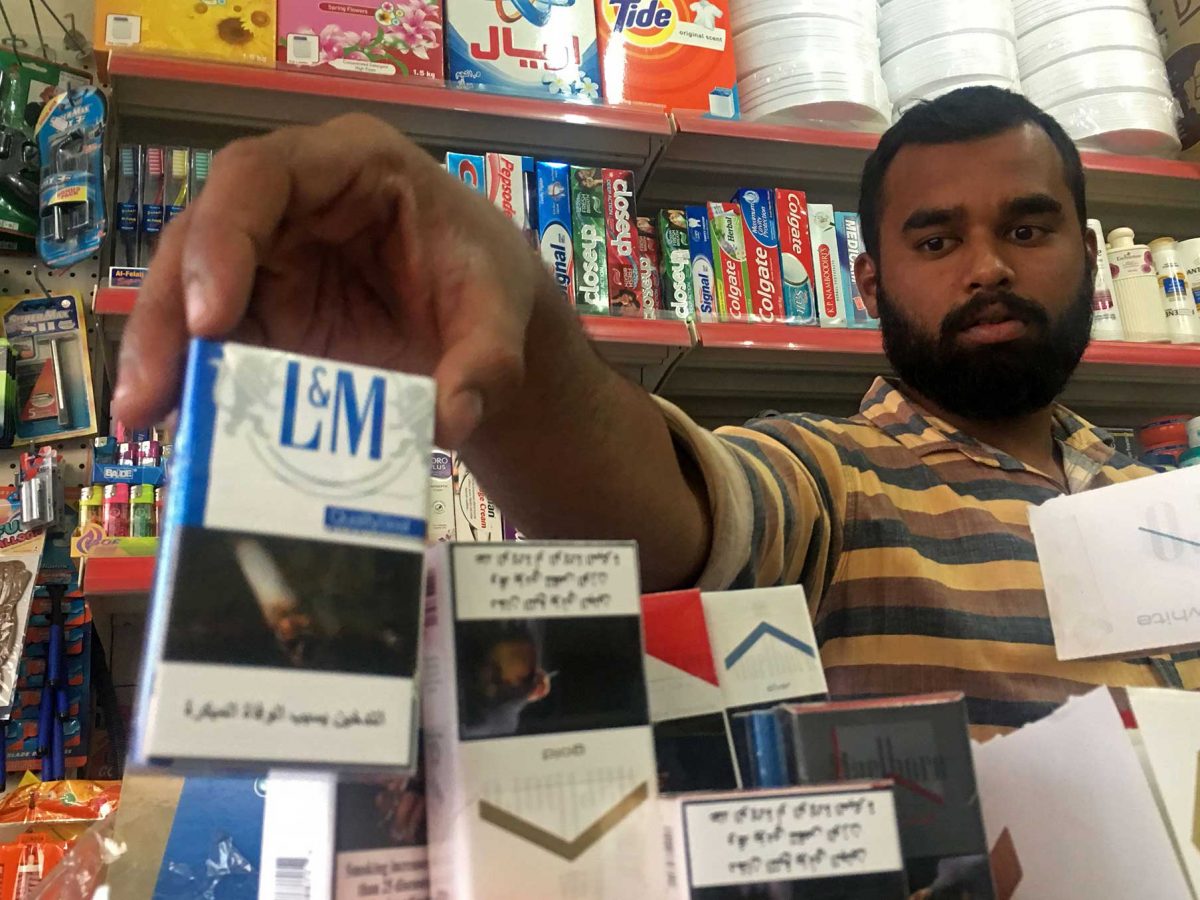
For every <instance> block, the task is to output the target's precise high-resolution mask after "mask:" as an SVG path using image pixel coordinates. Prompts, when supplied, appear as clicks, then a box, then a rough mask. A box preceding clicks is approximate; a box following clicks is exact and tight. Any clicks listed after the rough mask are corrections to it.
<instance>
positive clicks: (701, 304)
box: [684, 206, 721, 322]
mask: <svg viewBox="0 0 1200 900" xmlns="http://www.w3.org/2000/svg"><path fill="white" fill-rule="evenodd" d="M684 216H685V217H686V219H687V230H688V252H689V253H690V254H691V257H692V297H693V298H694V300H695V304H696V315H697V317H698V318H699V319H700V321H701V322H715V321H716V320H717V309H718V308H719V307H720V302H721V301H720V292H721V280H720V279H719V278H718V277H717V271H716V267H715V266H714V265H713V251H712V238H711V237H710V235H709V231H708V207H706V206H688V207H685V208H684Z"/></svg>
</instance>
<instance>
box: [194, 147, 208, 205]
mask: <svg viewBox="0 0 1200 900" xmlns="http://www.w3.org/2000/svg"><path fill="white" fill-rule="evenodd" d="M210 165H212V151H211V150H193V151H192V196H193V197H195V196H196V195H198V194H199V193H200V189H201V188H202V187H204V183H205V182H206V181H208V167H209V166H210Z"/></svg>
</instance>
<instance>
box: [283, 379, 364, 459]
mask: <svg viewBox="0 0 1200 900" xmlns="http://www.w3.org/2000/svg"><path fill="white" fill-rule="evenodd" d="M307 368H308V371H307V372H305V371H304V369H303V367H302V364H301V363H300V362H298V361H295V360H293V361H291V362H289V363H288V364H287V373H286V376H285V382H284V392H283V419H282V422H281V423H280V430H279V444H280V446H281V447H287V448H289V449H292V450H305V451H309V452H313V453H327V454H330V455H333V456H336V455H339V454H348V455H350V456H357V455H358V454H359V451H360V450H363V449H365V450H366V452H367V456H368V457H369V458H370V459H373V460H380V459H382V458H383V425H384V421H383V420H384V415H383V411H384V406H385V403H386V399H387V382H386V381H385V380H384V379H383V377H382V376H378V375H377V376H374V377H372V378H371V379H370V380H369V383H368V384H367V386H366V392H365V394H364V395H363V397H362V403H361V404H360V403H359V386H358V385H357V384H356V383H355V380H354V373H353V372H349V371H346V370H344V369H341V370H336V371H334V372H333V373H332V375H331V374H330V372H329V369H328V367H326V366H323V365H314V366H309V367H307ZM330 379H332V381H333V384H332V385H330V384H329V381H330Z"/></svg>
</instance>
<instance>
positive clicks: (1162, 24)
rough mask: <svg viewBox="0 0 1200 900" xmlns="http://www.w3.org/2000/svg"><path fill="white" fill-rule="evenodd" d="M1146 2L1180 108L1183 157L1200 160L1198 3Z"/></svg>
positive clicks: (1178, 0) (1183, 0) (1186, 0)
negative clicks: (1163, 48) (1163, 49)
mask: <svg viewBox="0 0 1200 900" xmlns="http://www.w3.org/2000/svg"><path fill="white" fill-rule="evenodd" d="M1148 5H1149V7H1150V17H1151V18H1152V19H1153V20H1154V28H1155V30H1156V31H1157V32H1158V36H1159V39H1160V40H1161V41H1162V42H1163V44H1164V46H1165V48H1166V53H1165V55H1166V59H1167V77H1168V78H1169V79H1170V82H1171V91H1172V92H1173V93H1174V94H1175V99H1176V100H1178V101H1179V105H1180V106H1181V107H1182V110H1183V115H1182V117H1181V118H1180V120H1179V137H1180V139H1181V140H1182V141H1183V157H1184V159H1195V160H1200V5H1198V4H1197V3H1196V2H1195V0H1149V4H1148Z"/></svg>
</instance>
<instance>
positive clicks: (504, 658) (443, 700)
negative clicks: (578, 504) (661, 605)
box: [421, 542, 665, 900]
mask: <svg viewBox="0 0 1200 900" xmlns="http://www.w3.org/2000/svg"><path fill="white" fill-rule="evenodd" d="M638 613H639V585H638V560H637V551H636V548H635V546H634V545H633V544H632V543H545V542H533V543H524V544H490V545H487V546H484V545H481V544H470V545H463V544H440V545H438V546H437V547H435V548H433V549H432V550H431V551H430V558H429V592H428V602H427V606H426V619H425V623H426V629H427V630H426V635H425V638H426V651H427V655H426V661H425V665H426V668H425V669H424V670H423V671H422V675H421V686H422V692H423V700H424V704H423V710H424V732H425V742H426V743H425V746H426V748H427V753H426V762H427V772H426V775H427V779H428V781H427V783H428V792H427V795H426V796H427V801H428V803H429V860H430V872H431V877H432V881H433V884H434V885H435V891H434V894H435V896H444V897H464V898H465V897H471V898H475V900H491V898H495V900H507V898H511V897H515V896H520V897H547V898H549V897H571V898H577V900H629V898H632V897H661V896H662V895H663V892H664V888H665V885H664V884H663V872H662V864H663V860H662V850H661V847H662V842H661V832H660V831H659V824H658V817H657V809H656V806H655V801H656V797H657V793H658V792H657V779H658V773H657V769H656V766H655V759H654V746H653V741H652V736H651V729H650V716H649V710H648V704H647V699H646V682H645V677H644V669H643V662H642V653H643V645H642V629H641V618H640V616H639V614H638Z"/></svg>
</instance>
